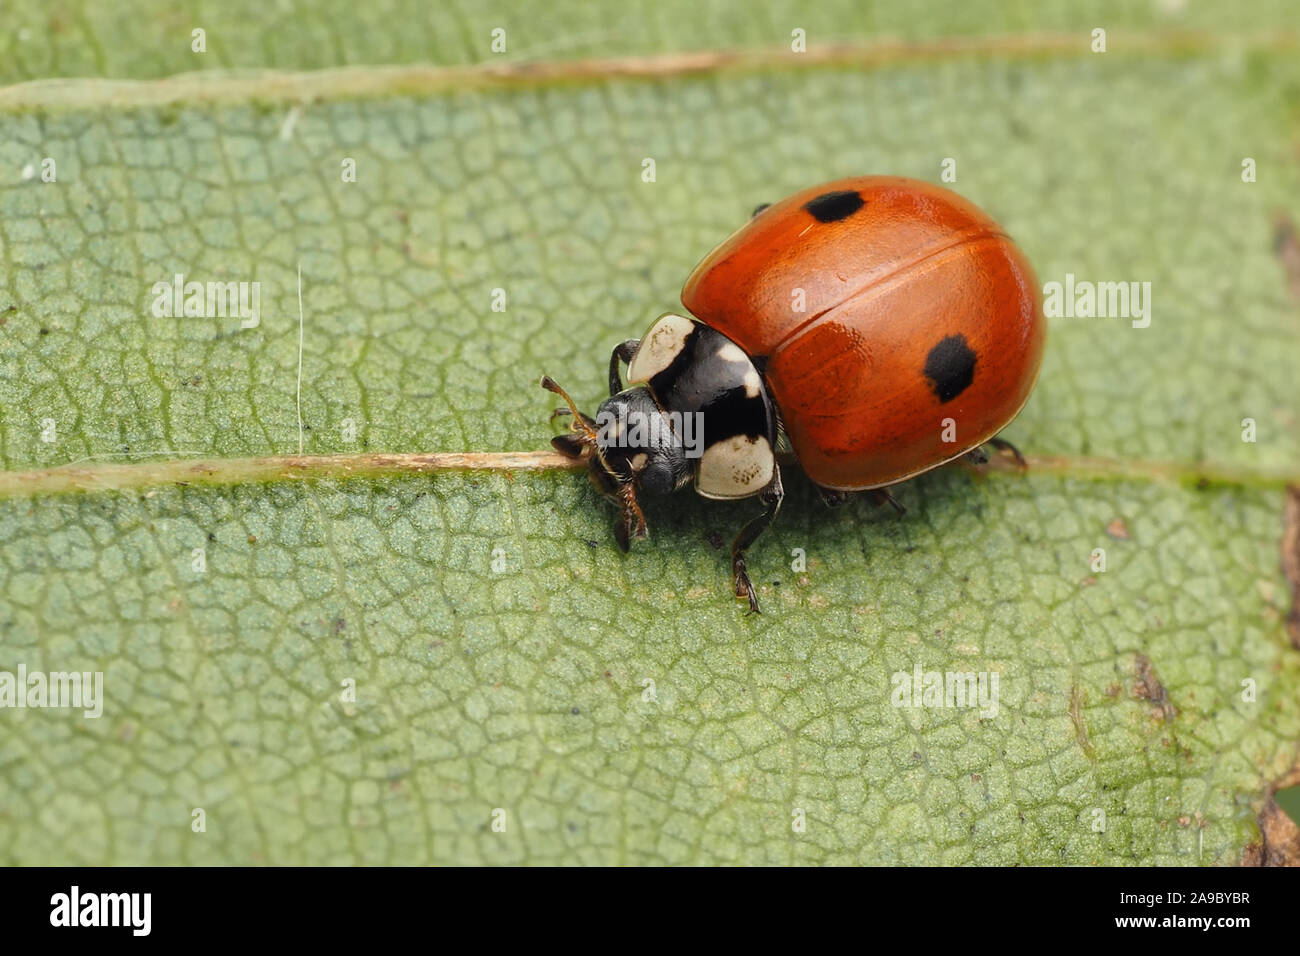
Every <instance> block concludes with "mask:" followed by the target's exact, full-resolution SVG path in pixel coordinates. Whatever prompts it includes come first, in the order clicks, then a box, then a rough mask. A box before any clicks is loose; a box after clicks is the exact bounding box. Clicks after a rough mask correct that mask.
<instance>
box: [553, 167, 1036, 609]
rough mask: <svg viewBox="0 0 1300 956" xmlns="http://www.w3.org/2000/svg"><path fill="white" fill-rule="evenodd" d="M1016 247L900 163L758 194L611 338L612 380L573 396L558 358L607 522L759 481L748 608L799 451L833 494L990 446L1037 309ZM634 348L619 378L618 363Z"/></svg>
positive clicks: (1020, 391)
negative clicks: (907, 175)
mask: <svg viewBox="0 0 1300 956" xmlns="http://www.w3.org/2000/svg"><path fill="white" fill-rule="evenodd" d="M1038 289H1039V286H1038V283H1037V281H1036V279H1035V278H1034V274H1033V270H1032V269H1031V268H1030V266H1029V263H1028V262H1027V261H1026V260H1025V257H1024V255H1023V254H1022V253H1021V252H1020V250H1019V249H1018V248H1017V247H1016V245H1015V244H1014V243H1013V242H1012V241H1011V239H1010V238H1009V237H1008V236H1007V234H1006V233H1005V232H1004V231H1003V230H1002V228H1001V227H1000V226H999V225H998V224H997V223H996V222H994V221H993V220H992V219H990V218H989V217H988V216H987V215H986V214H985V213H983V212H982V211H981V210H980V209H978V208H977V207H976V206H974V205H973V204H972V203H970V202H968V201H967V200H965V199H963V198H961V197H960V196H958V195H957V194H955V193H953V192H951V191H949V190H947V189H943V188H942V187H939V186H935V185H932V184H930V183H926V182H921V181H918V180H913V179H903V178H899V177H884V176H867V177H858V178H852V179H843V180H839V181H837V182H832V183H827V184H825V185H822V186H815V187H813V188H811V189H805V190H803V191H802V192H798V193H795V194H794V195H793V196H790V197H789V198H787V199H784V200H782V201H781V202H778V203H775V204H772V205H764V206H759V207H758V208H757V209H756V210H755V211H754V214H753V216H752V218H751V219H750V220H749V222H748V223H747V224H745V225H744V226H743V227H741V228H740V229H739V230H738V231H737V232H735V233H734V234H733V235H732V236H731V237H730V238H728V239H727V240H726V241H724V242H723V243H722V245H720V246H718V247H717V248H716V249H714V250H713V251H712V252H711V253H709V255H708V256H706V257H705V259H704V261H702V262H701V263H700V264H699V265H698V266H696V268H695V271H694V272H692V273H691V275H690V277H689V278H688V279H687V280H686V285H685V287H684V288H683V289H682V297H681V298H682V305H683V306H685V308H686V311H687V313H689V314H688V315H675V314H667V315H662V316H660V317H659V318H658V319H656V320H655V321H654V323H653V324H652V325H651V326H650V328H649V330H648V331H647V332H646V334H645V335H643V336H642V337H641V338H640V339H629V340H627V341H626V342H623V343H622V344H621V345H619V346H617V347H616V348H615V349H614V352H613V354H612V355H611V356H610V363H609V398H607V399H606V400H605V401H604V402H603V403H602V404H601V406H600V407H599V409H598V411H597V415H596V417H595V418H594V419H593V418H592V417H590V416H587V415H584V414H583V413H582V412H580V411H579V410H578V408H577V406H576V405H575V404H574V402H573V401H572V399H570V398H569V396H568V395H567V394H566V393H565V392H564V390H563V389H562V388H560V386H559V385H557V384H556V383H555V381H554V380H553V379H551V378H550V377H546V378H543V380H542V385H543V387H545V388H547V389H549V390H550V391H552V392H555V393H556V394H558V395H560V396H561V397H562V398H563V399H564V401H565V403H566V405H567V408H563V409H558V410H557V412H556V414H561V413H564V414H569V415H571V416H572V421H571V423H570V430H569V432H568V433H566V434H564V435H559V436H557V437H556V438H554V439H552V444H553V445H554V447H555V448H556V449H557V450H558V451H560V452H561V453H563V454H565V455H567V456H569V457H572V458H580V459H586V460H587V461H588V462H589V466H590V467H589V472H590V477H591V480H592V482H593V483H594V484H595V486H596V488H597V489H598V490H599V491H600V492H601V494H602V495H604V496H605V497H608V498H610V499H612V500H613V501H615V502H616V503H617V505H618V507H619V514H618V517H617V519H616V521H615V525H614V532H615V539H616V540H617V542H618V545H619V547H620V548H621V549H622V550H624V551H626V550H628V548H629V544H630V542H631V541H632V540H635V539H639V538H644V537H645V536H646V521H645V515H644V513H643V512H642V510H641V503H640V500H641V497H642V496H659V495H666V494H670V493H672V492H675V491H678V490H681V489H683V488H685V487H686V486H687V485H692V484H693V485H694V488H695V491H696V492H697V493H699V494H700V495H702V496H704V497H706V498H716V499H734V498H748V497H751V496H757V497H758V499H759V501H760V502H761V504H762V506H763V511H762V513H761V514H759V515H758V516H756V517H755V518H753V519H752V520H750V521H749V523H747V524H746V525H745V526H744V527H743V528H742V529H741V530H740V533H739V534H738V535H737V537H736V539H735V542H734V543H733V544H732V548H731V555H732V573H733V577H734V584H735V593H736V596H737V597H738V598H743V599H746V600H748V602H749V608H750V610H751V611H753V612H757V611H758V599H757V595H756V594H755V591H754V587H753V585H752V584H751V582H750V580H749V575H748V573H747V572H746V558H745V555H746V552H747V551H748V549H749V548H750V546H751V545H752V544H753V543H754V541H755V540H756V539H757V538H758V536H759V535H760V534H761V533H762V532H763V530H764V529H766V528H767V527H768V525H770V524H771V523H772V520H773V519H774V518H775V517H776V514H777V512H778V510H779V509H780V507H781V499H782V497H783V494H784V492H783V489H782V487H781V469H780V466H779V464H778V461H777V455H778V452H784V451H786V450H787V449H788V450H789V451H792V452H793V454H794V457H795V458H796V459H797V461H798V462H799V465H800V466H801V467H802V468H803V469H804V471H805V472H806V473H807V475H808V477H809V478H810V479H811V480H812V482H813V483H814V484H815V485H816V486H817V488H818V490H819V492H820V493H821V496H822V498H823V500H825V501H826V503H827V504H830V505H836V504H839V503H842V502H843V501H844V500H845V499H846V498H847V497H848V495H849V493H850V492H855V491H866V492H869V493H870V494H871V497H872V499H873V500H874V501H876V502H877V503H880V502H889V503H892V504H894V506H895V507H896V508H899V510H900V511H901V510H902V509H901V506H899V505H898V504H897V502H896V501H894V499H893V497H892V496H891V495H890V494H889V492H888V491H887V490H886V489H887V488H888V486H890V485H893V484H895V483H897V482H900V481H903V480H905V479H907V478H911V477H913V476H915V475H919V474H921V473H922V472H926V471H929V470H930V469H931V468H935V467H937V466H939V465H942V464H944V463H945V462H948V461H952V460H954V459H956V458H960V457H962V456H963V455H965V456H968V457H969V458H970V459H971V460H974V461H978V462H982V461H986V460H987V457H986V456H985V454H984V452H983V448H982V446H984V445H985V444H990V445H992V446H994V447H995V448H1000V449H1005V450H1008V451H1010V452H1011V453H1012V454H1014V455H1015V457H1016V458H1017V459H1018V460H1019V461H1020V463H1021V464H1022V465H1023V464H1024V459H1023V458H1022V457H1021V456H1020V453H1019V452H1018V451H1016V450H1015V448H1014V447H1013V446H1011V445H1010V444H1009V443H1008V442H1005V441H1003V440H1001V439H999V438H997V433H998V432H999V431H1000V430H1001V429H1003V428H1004V427H1005V426H1006V425H1007V424H1008V423H1009V422H1010V421H1011V420H1012V419H1014V418H1015V417H1016V415H1017V413H1019V411H1020V409H1021V408H1022V407H1023V406H1024V404H1025V401H1026V400H1027V399H1028V397H1029V393H1030V390H1031V389H1032V388H1033V386H1034V381H1035V379H1036V378H1037V376H1038V367H1039V363H1040V361H1041V359H1042V354H1043V342H1044V338H1045V335H1046V328H1045V324H1044V321H1043V314H1042V308H1041V304H1040V300H1039V292H1038ZM624 363H626V365H627V383H626V385H625V384H624V383H623V381H622V378H621V375H620V373H621V370H622V365H623V364H624Z"/></svg>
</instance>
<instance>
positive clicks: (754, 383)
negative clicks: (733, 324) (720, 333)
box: [718, 342, 762, 398]
mask: <svg viewBox="0 0 1300 956" xmlns="http://www.w3.org/2000/svg"><path fill="white" fill-rule="evenodd" d="M718 358H720V359H722V361H724V362H733V363H735V364H737V365H745V366H746V368H745V377H744V378H743V379H742V380H741V383H742V384H743V385H744V386H745V395H746V396H748V397H749V398H758V393H759V390H760V387H761V383H762V380H761V379H760V378H759V377H758V369H756V368H754V363H753V362H751V361H750V360H749V356H748V355H746V354H745V352H744V350H743V349H741V347H740V346H739V345H737V344H736V343H735V342H727V343H726V344H725V345H723V346H721V347H720V348H719V349H718Z"/></svg>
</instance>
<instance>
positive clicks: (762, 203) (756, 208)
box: [749, 202, 772, 219]
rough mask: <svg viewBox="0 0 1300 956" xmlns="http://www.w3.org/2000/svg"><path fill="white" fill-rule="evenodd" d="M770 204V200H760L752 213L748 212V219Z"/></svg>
mask: <svg viewBox="0 0 1300 956" xmlns="http://www.w3.org/2000/svg"><path fill="white" fill-rule="evenodd" d="M770 205H772V204H771V203H770V202H761V203H759V204H758V205H757V206H755V207H754V211H753V212H752V213H750V214H749V218H750V219H753V218H754V217H755V216H757V215H758V214H759V213H760V212H762V211H763V210H764V209H766V208H767V207H768V206H770Z"/></svg>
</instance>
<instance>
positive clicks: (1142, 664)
mask: <svg viewBox="0 0 1300 956" xmlns="http://www.w3.org/2000/svg"><path fill="white" fill-rule="evenodd" d="M1136 662H1137V680H1136V681H1134V683H1133V696H1134V697H1138V698H1141V699H1142V700H1149V701H1151V703H1152V704H1154V705H1155V706H1156V708H1157V709H1158V711H1159V716H1160V719H1161V720H1162V721H1168V720H1172V719H1173V717H1174V715H1175V714H1177V713H1178V708H1176V707H1175V706H1174V705H1173V703H1172V702H1171V701H1170V700H1169V694H1168V693H1167V692H1166V691H1165V685H1164V684H1162V683H1160V678H1159V677H1157V676H1156V671H1155V668H1154V667H1152V666H1151V660H1150V658H1148V657H1147V656H1146V655H1145V654H1139V655H1137V659H1136Z"/></svg>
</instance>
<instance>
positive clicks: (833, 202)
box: [803, 189, 867, 222]
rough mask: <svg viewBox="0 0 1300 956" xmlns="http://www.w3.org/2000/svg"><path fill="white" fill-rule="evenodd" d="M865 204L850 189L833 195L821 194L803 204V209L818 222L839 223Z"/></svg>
mask: <svg viewBox="0 0 1300 956" xmlns="http://www.w3.org/2000/svg"><path fill="white" fill-rule="evenodd" d="M866 204H867V203H866V201H865V200H864V199H863V198H862V197H861V196H859V195H858V194H857V193H855V192H854V191H853V190H851V189H846V190H842V191H840V192H834V193H822V194H821V195H820V196H818V197H817V198H816V199H812V200H809V201H808V202H806V203H804V207H803V208H804V209H807V210H808V211H809V212H810V213H812V217H813V218H814V219H816V220H817V221H818V222H839V221H840V220H841V219H848V218H849V216H851V215H853V214H854V213H855V212H857V211H858V210H859V209H861V208H862V207H863V206H865V205H866Z"/></svg>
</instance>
